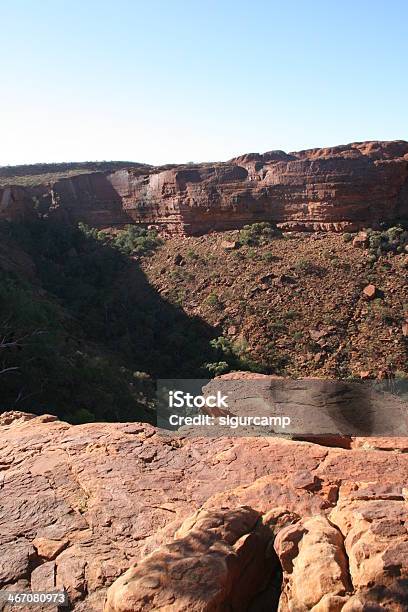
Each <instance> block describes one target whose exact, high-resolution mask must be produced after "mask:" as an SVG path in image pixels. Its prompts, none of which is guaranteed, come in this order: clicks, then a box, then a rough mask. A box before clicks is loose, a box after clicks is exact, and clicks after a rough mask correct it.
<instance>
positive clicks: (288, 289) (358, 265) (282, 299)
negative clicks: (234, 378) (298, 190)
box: [141, 232, 408, 378]
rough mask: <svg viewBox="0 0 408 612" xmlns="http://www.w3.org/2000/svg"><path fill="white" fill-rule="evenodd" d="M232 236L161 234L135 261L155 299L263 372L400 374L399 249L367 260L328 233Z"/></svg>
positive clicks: (403, 305)
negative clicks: (253, 241)
mask: <svg viewBox="0 0 408 612" xmlns="http://www.w3.org/2000/svg"><path fill="white" fill-rule="evenodd" d="M238 240H239V233H238V232H225V233H220V234H212V235H209V236H201V237H185V238H175V237H174V238H169V239H168V240H166V241H165V243H164V244H163V246H162V247H161V248H160V249H158V250H157V251H156V252H155V253H154V254H153V255H152V256H151V257H149V258H145V259H144V260H143V261H142V263H141V265H142V269H143V271H144V273H145V274H146V278H147V279H148V281H149V282H150V283H151V284H152V285H153V286H154V287H155V288H156V290H157V292H158V293H159V294H160V295H161V296H162V297H163V298H165V299H167V300H168V301H169V302H171V303H172V304H174V305H177V304H178V305H179V306H180V307H181V308H182V309H183V310H184V312H185V313H187V314H188V315H189V316H199V317H200V318H201V319H203V320H204V321H205V322H206V323H208V324H209V325H211V326H212V327H213V328H215V330H217V331H216V333H217V334H218V335H219V336H223V337H224V338H226V339H228V341H229V342H230V343H231V344H232V345H233V346H234V347H236V350H237V351H238V352H240V354H242V355H243V356H248V357H250V358H251V359H253V360H255V361H256V362H257V363H258V364H265V366H266V367H267V371H268V372H274V373H278V374H286V375H289V376H292V377H295V378H299V377H304V376H318V377H330V378H347V377H350V376H353V377H358V378H359V377H360V376H363V377H369V378H375V377H380V378H381V377H386V376H394V375H397V376H402V377H404V376H408V372H407V363H408V353H407V338H408V327H407V323H408V285H407V270H408V253H407V252H403V253H401V254H396V255H392V254H387V253H385V254H383V255H381V256H380V257H379V258H378V259H377V260H376V261H374V262H373V261H372V259H371V258H370V253H369V251H368V250H365V249H362V248H358V247H356V246H354V245H353V243H352V242H351V241H350V242H345V241H344V238H343V236H342V235H341V234H336V233H319V232H317V233H314V234H308V233H306V234H305V233H285V234H284V235H283V236H282V237H276V238H273V239H272V240H271V241H269V242H267V243H266V244H263V245H258V246H241V247H240V248H234V245H236V244H237V241H238ZM231 247H232V248H231ZM370 284H372V285H374V286H375V287H376V288H377V293H376V294H375V295H373V296H372V298H371V299H369V298H368V296H366V295H365V293H364V288H365V287H366V286H367V285H370ZM222 359H223V357H222V354H221V355H220V360H222Z"/></svg>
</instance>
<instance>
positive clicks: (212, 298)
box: [205, 293, 222, 310]
mask: <svg viewBox="0 0 408 612" xmlns="http://www.w3.org/2000/svg"><path fill="white" fill-rule="evenodd" d="M205 301H206V303H207V304H208V306H211V308H214V309H216V310H219V309H221V308H222V302H221V301H220V298H219V297H218V295H217V294H216V293H210V294H209V295H207V297H206V299H205Z"/></svg>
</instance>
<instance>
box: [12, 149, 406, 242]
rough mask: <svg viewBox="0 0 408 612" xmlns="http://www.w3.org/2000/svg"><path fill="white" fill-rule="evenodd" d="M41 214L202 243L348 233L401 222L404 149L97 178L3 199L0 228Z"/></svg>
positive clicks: (261, 158) (266, 158)
mask: <svg viewBox="0 0 408 612" xmlns="http://www.w3.org/2000/svg"><path fill="white" fill-rule="evenodd" d="M38 211H42V212H47V211H49V213H50V214H57V215H58V216H60V217H62V218H65V219H67V220H71V221H84V222H86V223H89V224H91V225H94V226H96V227H106V226H110V225H118V224H119V225H121V224H125V223H145V224H157V225H158V226H160V227H161V228H164V229H166V230H167V231H169V232H172V233H185V234H200V233H206V232H209V231H212V230H225V229H233V228H239V227H242V226H243V225H245V224H248V223H253V222H256V221H273V222H276V223H277V224H279V225H280V226H282V227H283V228H286V229H299V230H318V229H322V230H337V231H340V230H344V229H349V230H354V229H357V228H360V227H362V226H375V225H376V224H378V223H379V222H380V221H391V220H393V219H397V218H400V217H404V216H405V217H406V216H407V215H408V142H406V141H392V142H376V141H374V142H363V143H353V144H350V145H344V146H339V147H333V148H326V149H312V150H308V151H300V152H293V153H289V154H287V153H284V152H283V151H271V152H268V153H264V154H263V155H260V154H248V155H243V156H241V157H237V158H235V159H232V160H230V161H228V162H225V163H214V164H197V165H190V166H175V167H170V169H169V168H168V167H166V168H164V169H162V168H153V167H152V168H149V167H146V169H144V170H143V171H142V170H140V169H134V168H129V169H124V170H119V171H117V172H113V173H110V174H107V173H102V172H94V173H89V174H82V175H79V176H74V177H68V178H63V179H60V180H57V181H55V182H54V183H51V184H48V185H40V186H37V187H30V188H28V187H27V188H24V187H12V186H9V187H7V188H3V189H2V190H0V218H9V219H10V218H21V216H30V215H35V214H37V212H38Z"/></svg>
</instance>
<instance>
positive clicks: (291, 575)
mask: <svg viewBox="0 0 408 612" xmlns="http://www.w3.org/2000/svg"><path fill="white" fill-rule="evenodd" d="M406 448H407V442H406V440H404V439H401V438H400V439H398V440H396V444H395V448H394V447H393V439H392V438H389V439H387V440H385V439H379V438H376V439H375V440H374V441H373V444H370V439H368V438H367V439H365V440H360V441H359V440H353V441H352V444H351V448H349V449H345V448H328V447H324V446H320V445H318V444H312V443H309V442H295V441H290V440H285V439H282V438H276V437H270V438H249V437H248V438H222V439H215V440H208V438H194V439H187V438H184V439H183V438H175V437H174V438H173V437H170V436H163V435H162V434H160V433H159V432H158V431H156V429H155V428H154V427H152V426H150V425H147V424H140V423H89V424H85V425H76V426H73V425H69V424H68V423H63V422H61V421H58V420H57V419H55V417H51V416H49V415H45V416H41V417H35V416H33V415H29V414H24V413H18V412H13V413H4V414H2V415H0V550H1V554H0V588H1V589H2V590H10V589H16V590H17V589H18V590H26V589H30V588H31V589H33V590H51V589H53V588H62V587H63V588H65V589H66V590H67V592H68V595H69V598H70V602H71V603H70V609H72V610H75V611H86V612H88V611H89V612H93V611H101V610H103V609H104V606H105V610H106V611H107V612H108V611H109V612H111V611H119V610H120V611H123V610H157V609H161V610H197V611H198V610H200V611H203V610H250V611H252V612H253V611H262V610H265V611H266V610H273V609H277V607H278V606H279V610H280V611H281V612H284V611H286V610H288V611H289V610H290V611H299V612H301V611H303V610H304V611H306V610H313V611H314V612H322V611H332V610H333V611H336V610H342V611H343V610H344V612H350V611H357V610H394V611H398V612H402V611H403V610H406V609H407V607H406V602H407V601H408V591H407V588H408V587H407V584H408V533H407V518H408V517H407V515H408V513H407V490H406V489H404V486H406V483H407V482H408V454H407V453H406ZM109 587H110V588H109ZM108 588H109V591H108V597H107V590H108ZM7 605H8V604H6V607H5V608H4V609H5V610H7V609H8V608H7ZM10 609H11V608H10ZM48 610H50V608H48Z"/></svg>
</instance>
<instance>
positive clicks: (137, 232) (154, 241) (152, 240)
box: [112, 225, 162, 255]
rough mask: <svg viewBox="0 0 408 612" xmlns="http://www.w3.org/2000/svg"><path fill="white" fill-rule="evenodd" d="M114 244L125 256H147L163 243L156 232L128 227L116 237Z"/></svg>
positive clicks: (134, 226)
mask: <svg viewBox="0 0 408 612" xmlns="http://www.w3.org/2000/svg"><path fill="white" fill-rule="evenodd" d="M112 243H113V246H115V247H116V248H117V249H118V250H119V251H120V252H121V253H123V254H124V255H131V254H135V255H145V254H146V253H151V252H152V251H154V250H155V249H157V247H158V246H159V245H161V244H162V241H161V240H160V238H159V237H158V234H157V232H156V230H153V229H151V230H148V229H145V228H143V227H140V226H138V225H128V226H127V227H126V228H125V229H124V230H121V231H120V232H119V233H118V234H117V236H115V238H114V239H113V241H112Z"/></svg>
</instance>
